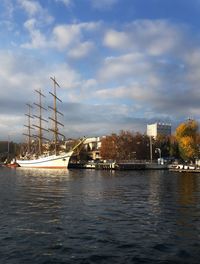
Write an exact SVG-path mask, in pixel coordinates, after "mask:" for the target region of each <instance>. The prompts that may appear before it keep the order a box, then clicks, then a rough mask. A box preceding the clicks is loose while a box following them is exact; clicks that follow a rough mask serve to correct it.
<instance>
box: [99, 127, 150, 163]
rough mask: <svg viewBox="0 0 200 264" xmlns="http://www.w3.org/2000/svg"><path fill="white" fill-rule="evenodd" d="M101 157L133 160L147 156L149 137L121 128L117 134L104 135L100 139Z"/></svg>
mask: <svg viewBox="0 0 200 264" xmlns="http://www.w3.org/2000/svg"><path fill="white" fill-rule="evenodd" d="M100 155H101V157H102V158H103V159H113V160H118V161H119V160H133V159H147V158H149V138H148V137H147V136H144V135H141V134H140V133H132V132H130V131H124V130H122V131H121V132H120V133H119V135H116V134H112V135H110V136H106V137H104V138H103V139H102V141H101V150H100Z"/></svg>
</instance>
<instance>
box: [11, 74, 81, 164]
mask: <svg viewBox="0 0 200 264" xmlns="http://www.w3.org/2000/svg"><path fill="white" fill-rule="evenodd" d="M51 80H52V81H53V92H49V93H50V95H52V96H53V99H54V104H53V107H51V106H49V109H50V110H53V114H52V117H49V119H50V120H51V122H52V127H51V128H49V129H46V128H44V127H43V121H45V122H48V121H47V120H45V119H44V118H43V117H42V110H46V109H45V108H44V107H43V105H42V97H45V96H44V95H43V94H42V92H41V90H35V91H36V92H37V93H38V94H39V102H38V103H34V104H35V105H36V106H37V107H38V109H39V114H38V115H32V113H31V109H32V106H31V105H30V104H27V106H28V113H27V114H25V115H26V116H27V117H28V122H27V124H26V125H25V127H26V128H27V129H28V132H27V133H25V134H24V135H25V136H27V137H28V144H27V151H25V153H24V154H23V155H21V157H20V158H17V159H16V163H17V164H18V165H19V166H20V167H26V168H67V167H68V164H69V159H70V157H71V156H72V154H73V152H74V150H75V149H76V148H77V147H78V146H79V145H81V144H82V142H83V141H84V140H85V138H83V139H82V140H80V142H79V143H78V144H77V145H76V146H75V147H74V148H73V149H72V150H69V151H68V152H63V150H60V149H59V147H60V142H61V141H60V140H59V136H62V138H65V137H64V135H62V134H61V133H60V132H59V126H63V124H62V123H60V122H59V121H58V114H59V115H63V114H62V113H61V112H59V111H58V109H57V101H59V102H62V101H61V100H60V99H59V98H58V97H57V93H56V88H57V87H60V86H59V84H58V83H57V81H56V80H55V77H54V78H51ZM32 118H36V119H37V120H38V124H31V119H32ZM34 127H35V128H37V131H38V134H37V135H32V134H31V131H32V129H34ZM43 132H52V133H53V135H54V139H53V141H51V142H50V144H49V146H50V145H51V147H50V148H51V150H50V149H49V150H48V151H43V140H44V139H45V138H44V137H43ZM35 138H36V139H37V141H36V142H37V147H34V151H33V150H32V141H35V140H33V139H35ZM45 140H46V141H48V140H47V139H45ZM52 145H53V146H54V147H53V149H54V150H52Z"/></svg>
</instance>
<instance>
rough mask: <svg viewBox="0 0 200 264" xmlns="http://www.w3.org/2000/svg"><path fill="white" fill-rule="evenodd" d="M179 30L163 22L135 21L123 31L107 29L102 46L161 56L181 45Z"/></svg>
mask: <svg viewBox="0 0 200 264" xmlns="http://www.w3.org/2000/svg"><path fill="white" fill-rule="evenodd" d="M181 41H182V35H181V30H180V28H178V27H177V26H175V25H173V24H171V23H169V22H167V21H165V20H155V21H152V20H136V21H134V22H132V23H130V24H128V25H127V26H126V27H125V28H124V31H118V30H115V29H109V30H108V31H107V32H106V33H105V36H104V39H103V44H104V45H105V46H107V47H109V48H114V49H118V50H135V51H143V52H145V53H148V54H149V55H162V54H163V53H167V52H171V51H173V50H176V49H177V47H178V45H179V44H181Z"/></svg>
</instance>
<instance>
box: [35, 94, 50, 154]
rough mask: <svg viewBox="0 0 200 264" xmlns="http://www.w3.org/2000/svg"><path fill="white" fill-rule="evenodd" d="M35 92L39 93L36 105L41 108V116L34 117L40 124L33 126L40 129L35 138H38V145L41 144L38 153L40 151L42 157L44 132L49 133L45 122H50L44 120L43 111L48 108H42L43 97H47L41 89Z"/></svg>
mask: <svg viewBox="0 0 200 264" xmlns="http://www.w3.org/2000/svg"><path fill="white" fill-rule="evenodd" d="M35 92H36V93H38V95H39V103H34V105H36V106H37V107H38V108H39V115H34V117H36V118H37V119H38V121H39V122H38V125H35V124H34V125H33V126H34V127H36V128H38V135H35V136H36V137H38V143H39V146H38V148H39V149H38V151H39V155H41V154H42V141H43V139H45V138H44V137H43V131H48V130H47V129H45V128H44V127H43V121H44V122H48V121H47V120H45V119H43V118H42V110H46V108H44V107H43V106H42V97H45V96H44V94H43V93H42V92H41V89H39V90H35Z"/></svg>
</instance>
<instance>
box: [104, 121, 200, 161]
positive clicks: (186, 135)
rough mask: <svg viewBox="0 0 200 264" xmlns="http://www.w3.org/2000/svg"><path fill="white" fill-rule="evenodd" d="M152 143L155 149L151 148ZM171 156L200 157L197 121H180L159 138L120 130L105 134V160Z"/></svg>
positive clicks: (183, 157)
mask: <svg viewBox="0 0 200 264" xmlns="http://www.w3.org/2000/svg"><path fill="white" fill-rule="evenodd" d="M150 144H151V146H152V151H150ZM151 153H152V159H157V158H159V157H160V155H162V157H165V158H167V157H171V158H174V159H180V160H183V161H194V160H195V159H196V158H199V157H200V133H199V125H198V122H197V121H195V120H191V119H189V120H187V121H185V122H183V123H181V124H180V125H179V126H178V127H177V128H176V130H175V133H174V134H173V135H171V136H164V135H158V136H157V137H156V138H151V140H150V137H148V136H147V135H143V134H141V133H138V132H137V133H132V132H130V131H121V132H120V133H119V134H116V133H112V134H111V135H108V136H105V137H103V138H102V141H101V149H100V155H101V157H102V159H106V160H108V159H111V160H116V161H119V160H133V159H137V160H149V159H150V158H151Z"/></svg>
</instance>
